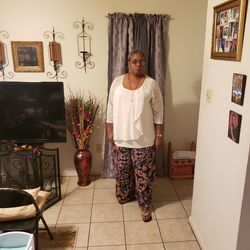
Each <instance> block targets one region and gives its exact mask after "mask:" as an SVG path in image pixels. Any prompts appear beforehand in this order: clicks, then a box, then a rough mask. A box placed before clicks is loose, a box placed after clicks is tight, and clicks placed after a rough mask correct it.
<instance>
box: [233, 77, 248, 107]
mask: <svg viewBox="0 0 250 250" xmlns="http://www.w3.org/2000/svg"><path fill="white" fill-rule="evenodd" d="M246 79H247V76H246V75H242V74H237V73H234V74H233V82H232V95H231V100H232V102H234V103H237V104H239V105H243V102H244V94H245V87H246Z"/></svg>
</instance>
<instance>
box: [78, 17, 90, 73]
mask: <svg viewBox="0 0 250 250" xmlns="http://www.w3.org/2000/svg"><path fill="white" fill-rule="evenodd" d="M73 27H74V28H75V29H79V28H81V29H82V30H81V32H80V33H78V34H77V48H78V55H79V56H80V57H81V58H82V61H77V62H76V63H75V66H76V67H77V68H78V69H84V71H85V73H86V69H87V68H88V69H93V68H94V67H95V63H94V62H92V61H91V56H92V53H91V36H90V35H89V34H88V33H87V32H86V29H88V30H92V29H93V27H94V26H93V24H92V23H90V22H84V19H82V21H81V22H79V21H76V22H74V24H73ZM85 28H86V29H85Z"/></svg>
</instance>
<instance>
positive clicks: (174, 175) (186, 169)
mask: <svg viewBox="0 0 250 250" xmlns="http://www.w3.org/2000/svg"><path fill="white" fill-rule="evenodd" d="M191 150H192V151H195V142H192V143H191ZM173 152H174V151H173V150H172V144H171V142H169V143H168V163H169V165H168V166H169V168H168V169H169V171H168V174H169V177H170V178H171V179H188V178H193V177H194V167H195V159H173Z"/></svg>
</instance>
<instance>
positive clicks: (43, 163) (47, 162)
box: [0, 141, 61, 207]
mask: <svg viewBox="0 0 250 250" xmlns="http://www.w3.org/2000/svg"><path fill="white" fill-rule="evenodd" d="M3 187H12V188H19V189H27V188H35V187H41V189H43V190H45V191H48V192H50V196H49V197H48V200H47V203H46V207H50V206H51V205H53V204H54V203H56V202H57V201H59V200H61V185H60V166H59V150H58V149H47V148H43V147H41V146H32V148H20V147H17V146H16V145H15V144H12V143H9V142H2V141H1V142H0V188H3Z"/></svg>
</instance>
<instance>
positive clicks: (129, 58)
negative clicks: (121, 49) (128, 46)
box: [128, 49, 145, 62]
mask: <svg viewBox="0 0 250 250" xmlns="http://www.w3.org/2000/svg"><path fill="white" fill-rule="evenodd" d="M134 54H140V55H141V56H142V57H143V59H145V54H144V53H143V51H141V50H139V49H137V50H132V51H130V52H129V54H128V62H130V60H131V58H132V57H133V55H134Z"/></svg>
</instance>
